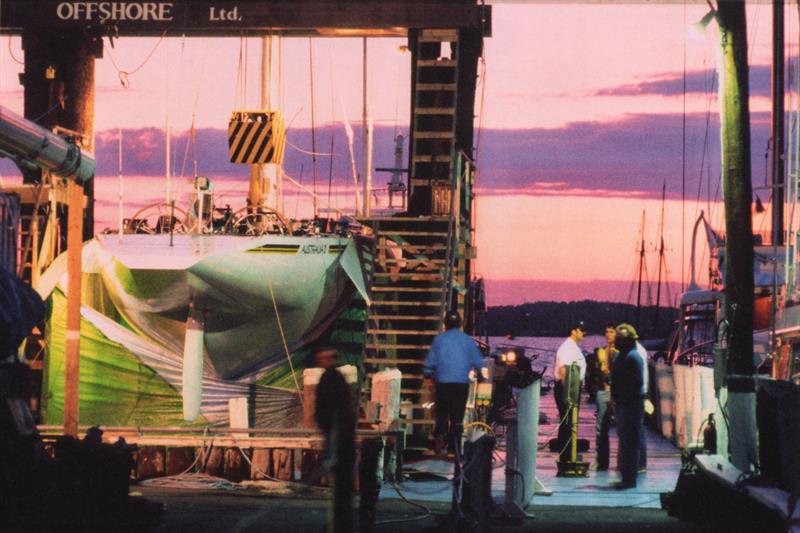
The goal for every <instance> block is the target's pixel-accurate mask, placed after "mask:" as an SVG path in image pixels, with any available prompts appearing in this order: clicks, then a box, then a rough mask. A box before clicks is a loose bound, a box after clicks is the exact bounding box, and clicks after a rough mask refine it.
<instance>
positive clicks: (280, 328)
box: [267, 279, 306, 408]
mask: <svg viewBox="0 0 800 533" xmlns="http://www.w3.org/2000/svg"><path fill="white" fill-rule="evenodd" d="M267 285H268V286H269V296H270V298H272V307H273V308H274V309H275V319H276V320H277V321H278V331H280V333H281V341H282V342H283V349H284V351H285V353H286V360H287V361H289V369H290V370H291V372H292V379H294V386H295V388H296V389H297V395H298V396H299V397H300V405H302V406H303V408H305V406H306V404H305V401H304V400H303V394H302V393H301V391H300V383H298V382H297V375H296V374H295V372H294V364H292V355H291V354H290V353H289V346H288V345H287V344H286V336H285V335H284V333H283V323H282V322H281V315H280V313H279V312H278V302H276V301H275V293H274V292H273V290H272V280H271V279H268V280H267Z"/></svg>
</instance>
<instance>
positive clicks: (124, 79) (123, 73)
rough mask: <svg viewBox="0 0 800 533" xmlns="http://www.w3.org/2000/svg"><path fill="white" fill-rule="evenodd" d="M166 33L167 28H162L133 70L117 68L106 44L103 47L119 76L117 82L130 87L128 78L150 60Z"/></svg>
mask: <svg viewBox="0 0 800 533" xmlns="http://www.w3.org/2000/svg"><path fill="white" fill-rule="evenodd" d="M166 35H167V30H164V31H163V33H161V37H159V39H158V41H157V42H156V44H155V45H154V46H153V48H152V49H151V50H150V52H149V53H148V54H147V55H146V56H145V58H144V60H142V62H141V63H140V64H139V66H138V67H136V68H135V69H133V70H122V69H121V68H119V66H118V65H117V62H116V60H115V59H114V54H112V53H111V48H110V47H108V46H105V47H104V48H105V50H106V52H108V57H109V58H110V59H111V64H112V65H114V69H115V70H116V71H117V77H119V82H120V84H121V85H122V87H124V88H125V89H127V88H129V87H130V81H129V79H128V78H130V77H131V76H133V75H134V74H136V73H137V72H139V69H141V68H142V67H143V66H145V65H146V64H147V62H148V61H150V58H151V57H153V54H155V53H156V50H157V49H158V46H159V45H160V44H161V41H163V40H164V37H166Z"/></svg>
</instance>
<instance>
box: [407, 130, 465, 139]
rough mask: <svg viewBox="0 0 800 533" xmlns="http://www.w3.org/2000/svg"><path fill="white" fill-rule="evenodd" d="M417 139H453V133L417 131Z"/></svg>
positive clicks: (415, 135) (415, 133) (415, 134)
mask: <svg viewBox="0 0 800 533" xmlns="http://www.w3.org/2000/svg"><path fill="white" fill-rule="evenodd" d="M414 138H415V139H453V138H455V135H453V132H452V131H415V132H414Z"/></svg>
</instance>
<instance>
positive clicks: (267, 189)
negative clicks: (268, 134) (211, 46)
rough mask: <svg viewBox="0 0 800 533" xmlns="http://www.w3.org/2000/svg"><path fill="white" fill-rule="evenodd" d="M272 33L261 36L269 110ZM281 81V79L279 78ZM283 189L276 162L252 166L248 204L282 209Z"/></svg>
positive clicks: (263, 99)
mask: <svg viewBox="0 0 800 533" xmlns="http://www.w3.org/2000/svg"><path fill="white" fill-rule="evenodd" d="M271 73H272V35H265V36H264V37H262V38H261V80H260V82H261V84H260V102H259V105H260V107H261V109H262V110H264V111H269V110H271V106H272V99H271ZM278 81H279V83H280V80H278ZM280 190H281V168H280V165H278V164H276V163H266V164H255V165H252V166H251V167H250V188H249V190H248V193H247V204H248V206H250V208H251V209H253V210H257V209H258V208H259V207H262V206H267V207H272V208H273V209H276V210H280V206H279V205H278V202H279V196H280Z"/></svg>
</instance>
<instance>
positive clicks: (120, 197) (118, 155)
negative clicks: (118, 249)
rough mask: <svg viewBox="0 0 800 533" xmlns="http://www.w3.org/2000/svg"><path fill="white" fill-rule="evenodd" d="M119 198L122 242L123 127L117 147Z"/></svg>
mask: <svg viewBox="0 0 800 533" xmlns="http://www.w3.org/2000/svg"><path fill="white" fill-rule="evenodd" d="M117 172H118V174H117V196H118V198H117V199H118V201H119V213H118V214H117V216H118V218H119V240H120V241H121V240H122V234H123V233H124V229H123V227H122V225H123V220H124V218H123V215H122V194H123V190H122V126H120V127H119V143H118V146H117Z"/></svg>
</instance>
